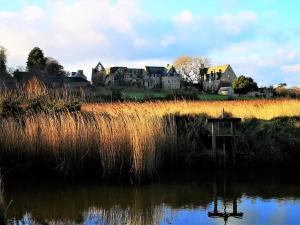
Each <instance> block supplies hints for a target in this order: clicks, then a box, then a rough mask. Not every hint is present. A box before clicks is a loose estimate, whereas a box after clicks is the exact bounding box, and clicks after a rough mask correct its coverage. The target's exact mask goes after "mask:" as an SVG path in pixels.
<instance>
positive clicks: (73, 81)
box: [65, 70, 91, 90]
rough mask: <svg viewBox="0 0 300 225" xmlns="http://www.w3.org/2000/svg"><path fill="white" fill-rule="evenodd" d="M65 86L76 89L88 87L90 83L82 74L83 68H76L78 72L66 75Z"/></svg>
mask: <svg viewBox="0 0 300 225" xmlns="http://www.w3.org/2000/svg"><path fill="white" fill-rule="evenodd" d="M65 86H66V87H67V88H70V89H73V90H77V89H81V88H88V87H90V86H91V84H90V82H89V81H88V80H87V77H86V76H85V75H84V73H83V70H78V72H72V73H71V75H70V76H68V77H66V79H65Z"/></svg>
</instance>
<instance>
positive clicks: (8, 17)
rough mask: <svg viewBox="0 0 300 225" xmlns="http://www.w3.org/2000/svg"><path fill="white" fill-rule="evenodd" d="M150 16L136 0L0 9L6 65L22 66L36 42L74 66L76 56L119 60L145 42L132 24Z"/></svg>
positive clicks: (57, 1) (87, 0)
mask: <svg viewBox="0 0 300 225" xmlns="http://www.w3.org/2000/svg"><path fill="white" fill-rule="evenodd" d="M150 20H151V17H150V15H149V14H148V13H147V12H145V11H143V10H142V8H141V6H140V2H139V0H116V1H111V0H100V1H99V0H75V1H62V0H51V1H50V0H49V3H48V4H47V7H43V8H40V7H38V6H35V5H26V6H24V7H23V8H22V9H21V10H20V11H14V12H9V11H7V12H5V11H1V10H0V45H3V46H5V47H6V48H7V49H8V63H9V66H17V65H20V64H22V65H24V64H25V62H26V58H27V54H28V52H29V51H30V50H31V49H32V48H33V47H35V46H38V47H41V48H42V49H43V50H44V53H45V55H47V56H52V57H54V58H57V59H58V60H59V61H61V63H62V64H65V65H70V64H72V65H75V64H76V63H78V68H80V62H82V61H84V62H86V61H90V60H91V61H92V60H93V59H95V58H101V59H106V60H109V59H111V58H115V60H119V59H120V58H122V57H124V55H125V54H127V53H125V52H126V51H128V48H130V47H132V48H134V47H139V46H141V45H146V44H147V41H145V40H146V39H145V40H144V41H143V40H142V38H140V37H139V32H138V31H137V30H136V27H137V26H138V25H143V24H145V23H147V22H148V21H150ZM134 39H136V41H135V43H133V42H134V41H133V40H134ZM128 54H129V55H130V51H128ZM92 64H93V63H92ZM66 67H67V66H66Z"/></svg>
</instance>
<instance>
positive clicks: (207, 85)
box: [200, 64, 237, 92]
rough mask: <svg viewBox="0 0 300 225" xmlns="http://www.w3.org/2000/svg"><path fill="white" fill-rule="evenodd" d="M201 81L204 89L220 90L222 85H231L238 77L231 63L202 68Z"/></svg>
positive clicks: (210, 90) (207, 90) (209, 90)
mask: <svg viewBox="0 0 300 225" xmlns="http://www.w3.org/2000/svg"><path fill="white" fill-rule="evenodd" d="M200 77H201V78H200V83H201V85H202V88H203V91H206V92H218V90H219V89H220V87H231V86H232V82H233V81H234V80H235V79H236V78H237V76H236V74H235V73H234V71H233V69H232V68H231V66H230V65H229V64H226V65H221V66H213V67H209V68H201V69H200Z"/></svg>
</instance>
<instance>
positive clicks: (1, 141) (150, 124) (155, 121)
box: [0, 112, 176, 177]
mask: <svg viewBox="0 0 300 225" xmlns="http://www.w3.org/2000/svg"><path fill="white" fill-rule="evenodd" d="M166 120H168V122H166ZM173 126H175V125H174V123H173V122H172V119H171V118H169V119H166V118H162V117H158V116H156V115H153V114H148V115H140V114H138V113H136V114H130V115H129V114H122V112H120V113H119V114H115V115H110V114H108V113H89V114H87V113H80V112H77V113H68V112H64V113H60V114H51V115H48V114H44V113H41V114H35V115H31V116H27V117H25V118H22V119H15V118H3V119H1V120H0V146H1V154H2V155H3V156H5V157H6V158H8V159H9V158H11V159H13V160H20V161H28V162H29V163H34V162H37V163H39V164H42V165H48V164H49V162H51V163H52V164H53V163H54V165H55V168H54V169H56V170H59V171H62V172H63V173H69V172H72V170H74V169H75V170H80V168H82V166H84V163H88V162H86V161H89V160H92V161H97V163H99V168H101V170H102V171H103V174H104V175H108V174H111V173H115V172H118V171H119V172H120V173H122V172H124V170H127V172H129V173H130V174H133V175H134V176H135V177H140V176H141V175H143V174H147V175H151V174H153V173H155V171H156V168H157V166H158V164H159V163H160V161H161V156H162V155H164V154H165V153H166V152H165V149H167V147H166V146H168V147H170V146H172V145H170V144H172V142H174V141H176V139H175V137H176V134H175V133H172V131H174V130H175V129H174V128H173ZM173 144H174V143H173ZM86 159H88V160H86ZM51 163H50V164H51Z"/></svg>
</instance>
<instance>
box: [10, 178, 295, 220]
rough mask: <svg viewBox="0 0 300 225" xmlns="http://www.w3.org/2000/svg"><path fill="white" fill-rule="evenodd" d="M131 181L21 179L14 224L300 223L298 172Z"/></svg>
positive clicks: (13, 192)
mask: <svg viewBox="0 0 300 225" xmlns="http://www.w3.org/2000/svg"><path fill="white" fill-rule="evenodd" d="M176 180H177V181H176V182H174V180H169V181H167V182H161V183H155V184H147V185H130V184H126V185H124V184H101V183H97V184H95V183H94V184H90V183H89V184H87V183H86V182H83V183H84V184H82V183H81V184H80V183H79V184H78V183H76V184H74V183H72V184H70V183H64V184H62V183H61V182H60V184H57V183H54V182H41V183H32V182H27V183H23V182H17V183H15V182H14V183H9V184H7V186H6V193H5V197H6V202H9V201H10V200H12V201H13V202H12V204H11V206H10V208H9V209H8V214H7V217H8V222H9V224H18V225H19V224H86V225H88V224H89V225H90V224H91V225H92V224H103V225H109V224H162V225H167V224H185V225H188V224H197V225H198V224H246V225H247V224H249V225H250V224H251V225H254V224H258V225H261V224H272V225H276V224H287V225H289V224H291V225H294V224H300V183H298V182H297V177H296V176H286V175H285V174H281V175H278V174H276V173H271V174H264V175H261V174H258V175H255V174H254V175H247V176H244V175H243V176H232V175H222V174H221V175H220V174H218V175H215V176H210V177H206V178H200V177H195V178H192V179H183V180H181V181H178V180H180V179H176Z"/></svg>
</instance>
